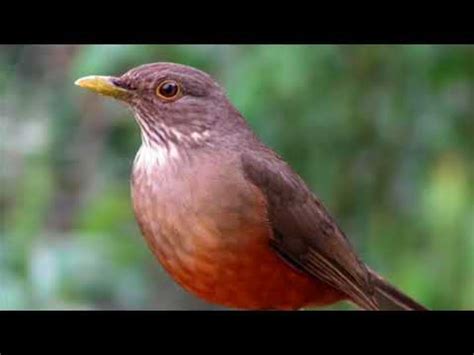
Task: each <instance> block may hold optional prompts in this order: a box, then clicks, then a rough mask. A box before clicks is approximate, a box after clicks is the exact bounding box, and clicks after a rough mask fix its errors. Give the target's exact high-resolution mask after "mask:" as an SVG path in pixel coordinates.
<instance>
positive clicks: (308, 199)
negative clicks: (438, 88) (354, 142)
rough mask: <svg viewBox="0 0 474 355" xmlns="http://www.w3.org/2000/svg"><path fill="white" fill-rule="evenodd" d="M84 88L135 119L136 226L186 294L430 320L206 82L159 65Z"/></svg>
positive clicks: (224, 301)
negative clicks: (411, 313)
mask: <svg viewBox="0 0 474 355" xmlns="http://www.w3.org/2000/svg"><path fill="white" fill-rule="evenodd" d="M76 84H77V85H79V86H81V87H83V88H86V89H90V90H92V91H95V92H98V93H99V94H103V95H106V96H111V97H114V98H116V99H119V100H121V101H123V102H125V103H126V104H128V106H129V107H130V108H131V109H132V111H133V113H134V115H135V119H136V121H137V123H138V125H139V126H140V130H141V137H142V145H141V147H140V149H139V151H138V154H137V155H136V158H135V161H134V164H133V173H132V182H131V188H132V200H133V207H134V211H135V216H136V219H137V221H138V224H139V226H140V230H141V232H142V233H143V235H144V236H145V239H146V241H147V243H148V245H149V247H150V249H151V250H152V252H153V253H154V255H155V256H156V257H157V258H158V260H159V261H160V262H161V264H162V265H163V266H164V268H165V269H166V270H167V271H168V272H169V273H170V274H171V276H172V277H173V278H174V279H175V280H176V281H177V282H178V283H179V284H181V285H182V286H183V287H184V288H185V289H187V290H189V291H191V292H192V293H194V294H196V295H197V296H199V297H201V298H203V299H205V300H207V301H208V302H211V303H216V304H220V305H224V306H227V307H232V308H240V309H299V308H302V307H308V306H324V305H329V304H332V303H335V302H338V301H340V300H350V301H352V302H354V303H355V304H357V305H358V306H360V307H362V308H364V309H371V310H377V309H413V310H422V309H425V308H424V307H423V306H421V305H419V304H418V303H417V302H415V301H414V300H412V299H411V298H410V297H408V296H406V295H404V294H403V293H401V292H400V291H399V290H397V289H396V288H395V287H393V286H391V285H390V284H389V283H388V282H387V281H385V280H384V279H383V278H382V277H380V276H379V275H378V274H377V273H376V272H374V271H373V270H371V269H370V268H368V267H367V266H366V265H365V264H364V263H363V262H361V261H360V260H359V258H358V257H357V255H356V254H355V252H354V250H353V248H352V247H351V245H350V243H349V241H348V239H347V237H346V236H345V235H344V233H343V232H342V231H341V230H340V228H339V227H338V226H337V224H336V223H335V221H334V220H333V219H332V218H331V216H330V215H329V213H328V212H327V211H326V209H325V208H324V206H323V205H322V204H321V202H320V200H319V199H318V198H317V197H316V196H315V195H314V194H313V193H312V192H311V190H310V189H309V188H308V186H307V185H306V184H305V183H304V181H303V180H302V179H301V178H300V177H299V176H298V175H297V174H296V173H295V172H294V171H293V170H292V169H291V167H290V166H289V165H288V164H287V163H285V162H284V161H283V160H282V158H280V157H279V156H278V155H277V154H276V153H275V152H273V151H272V150H271V149H269V148H268V147H267V146H265V145H264V144H263V143H262V142H261V141H260V140H259V139H258V138H257V137H256V136H255V135H254V133H253V132H252V131H251V129H250V128H249V126H248V124H247V123H246V121H245V119H244V118H243V117H242V115H241V114H240V113H239V112H238V111H237V110H236V109H235V108H234V106H233V105H232V104H231V103H230V102H229V100H228V99H227V97H226V95H225V93H224V90H223V89H222V88H221V87H220V86H219V85H218V84H217V83H216V82H215V81H214V80H213V79H212V78H211V77H210V76H209V75H207V74H206V73H204V72H202V71H199V70H197V69H194V68H191V67H188V66H184V65H178V64H173V63H155V64H147V65H143V66H140V67H137V68H135V69H132V70H130V71H128V72H127V73H125V74H124V75H122V76H120V77H109V76H88V77H85V78H82V79H79V80H77V81H76Z"/></svg>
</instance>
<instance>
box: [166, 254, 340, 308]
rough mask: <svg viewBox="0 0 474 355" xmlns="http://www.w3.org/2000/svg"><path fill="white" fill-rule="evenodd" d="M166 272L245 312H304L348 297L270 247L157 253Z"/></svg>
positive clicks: (201, 294)
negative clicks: (297, 268) (309, 274)
mask: <svg viewBox="0 0 474 355" xmlns="http://www.w3.org/2000/svg"><path fill="white" fill-rule="evenodd" d="M157 257H158V258H159V260H160V261H161V263H162V265H163V266H164V267H165V269H166V270H167V271H168V272H169V273H170V274H171V275H172V277H173V278H174V279H175V280H176V281H177V282H178V283H179V284H181V285H182V286H183V287H184V288H186V289H187V290H189V291H190V292H192V293H194V294H195V295H197V296H198V297H200V298H202V299H204V300H206V301H208V302H210V303H215V304H220V305H224V306H227V307H232V308H240V309H299V308H302V307H304V306H308V305H326V304H331V303H334V302H335V301H337V300H340V299H341V298H342V296H341V295H340V294H339V293H337V292H335V291H333V290H332V289H330V288H328V287H327V286H326V285H324V284H322V283H321V282H319V281H318V280H314V279H312V278H310V277H308V276H306V275H304V274H302V273H300V272H299V271H297V270H294V269H293V268H292V267H291V266H289V265H287V264H286V263H285V262H284V261H282V260H281V259H280V258H279V257H278V256H277V255H276V254H274V253H273V252H272V251H271V250H270V249H269V248H268V247H267V246H263V245H262V246H257V245H256V246H253V247H251V248H249V249H248V250H241V251H240V252H236V251H231V250H221V251H219V252H218V255H216V254H215V252H207V253H206V252H205V251H203V252H202V253H201V254H200V255H190V254H187V253H186V252H185V251H183V250H179V249H178V250H175V252H174V255H169V254H166V252H163V250H162V251H157Z"/></svg>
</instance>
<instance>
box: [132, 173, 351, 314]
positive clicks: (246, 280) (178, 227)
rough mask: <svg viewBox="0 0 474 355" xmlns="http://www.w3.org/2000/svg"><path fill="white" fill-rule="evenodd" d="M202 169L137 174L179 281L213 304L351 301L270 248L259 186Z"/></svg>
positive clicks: (152, 236)
mask: <svg viewBox="0 0 474 355" xmlns="http://www.w3.org/2000/svg"><path fill="white" fill-rule="evenodd" d="M201 167H202V169H201V170H200V172H192V171H190V172H187V171H181V174H179V175H176V176H173V177H172V178H170V177H167V176H163V174H162V175H161V176H160V177H157V176H149V175H146V174H141V175H140V174H137V175H136V176H135V179H134V186H133V188H132V191H133V203H134V209H135V214H136V217H137V220H138V223H139V225H140V228H141V231H142V233H143V235H144V236H145V239H146V240H147V242H148V245H149V247H150V248H151V250H152V251H153V253H154V254H155V256H156V257H157V258H158V259H159V261H160V262H161V264H162V265H163V266H164V268H165V269H166V270H167V271H168V272H169V273H170V275H171V276H172V277H173V278H174V279H175V280H176V281H177V282H178V283H179V284H181V285H182V286H183V287H184V288H185V289H187V290H189V291H190V292H192V293H194V294H196V295H197V296H199V297H201V298H203V299H205V300H206V301H208V302H211V303H216V304H220V305H224V306H228V307H233V308H240V309H298V308H301V307H303V306H308V305H326V304H331V303H334V302H336V301H338V300H341V299H342V298H344V296H343V295H342V294H341V293H339V292H337V291H336V290H334V289H332V288H331V287H329V286H326V285H325V284H324V283H322V282H320V281H319V280H316V279H314V278H312V277H310V276H308V275H306V274H303V273H302V272H300V271H298V270H296V269H294V268H293V267H291V266H290V265H288V264H287V263H286V262H285V261H283V260H282V259H281V258H280V257H279V256H278V255H277V254H276V253H275V252H274V251H273V250H272V249H271V248H270V246H269V240H270V238H271V234H272V231H271V228H270V226H269V223H268V218H267V210H266V203H265V199H264V198H263V196H262V194H261V193H260V191H259V190H258V189H256V188H255V187H253V186H252V185H249V184H247V183H246V182H245V181H243V180H242V178H241V177H239V176H238V175H237V176H236V174H230V175H228V176H226V175H225V174H226V172H227V171H229V170H230V169H226V170H223V172H217V173H216V172H215V169H214V170H212V169H211V168H210V167H206V166H205V164H201ZM214 168H215V167H214ZM209 171H211V172H212V171H213V172H214V173H213V174H214V175H213V176H208V175H206V172H209ZM140 179H142V180H140ZM150 181H151V182H150ZM159 181H161V182H162V185H161V186H158V187H157V186H156V184H157V182H159ZM153 184H155V185H153Z"/></svg>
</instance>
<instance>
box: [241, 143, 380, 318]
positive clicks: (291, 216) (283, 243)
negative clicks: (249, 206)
mask: <svg viewBox="0 0 474 355" xmlns="http://www.w3.org/2000/svg"><path fill="white" fill-rule="evenodd" d="M241 161H242V167H243V171H244V174H245V177H246V179H247V180H248V181H250V182H251V183H252V184H254V185H255V186H257V187H258V188H259V189H260V190H261V191H262V193H263V194H264V195H265V197H266V199H267V202H268V205H267V209H268V211H267V212H268V218H269V220H270V224H271V227H272V229H273V237H272V239H271V240H270V244H271V246H272V247H273V248H274V250H275V251H276V252H277V253H278V254H279V255H280V256H281V257H282V258H284V259H285V260H287V261H289V262H290V263H291V264H293V265H294V266H295V267H297V268H298V269H300V270H303V271H304V272H307V273H308V274H310V275H312V276H314V277H317V278H319V279H320V280H323V281H325V282H326V283H328V284H329V285H331V286H332V287H334V288H336V289H338V290H340V291H342V292H343V293H345V294H346V295H347V296H348V297H349V298H350V299H351V300H352V301H354V302H355V303H357V304H358V305H359V306H361V307H363V308H366V309H377V308H378V305H377V302H376V301H375V298H374V296H373V287H372V282H371V279H370V273H369V272H368V270H367V268H366V266H365V265H364V264H363V263H362V262H361V261H360V260H359V259H358V258H357V255H356V254H355V252H354V251H353V249H352V247H351V245H350V243H349V241H348V240H347V238H346V236H345V235H344V234H343V232H342V231H341V230H340V229H339V228H338V226H337V225H336V223H335V222H334V221H333V219H332V218H331V217H330V215H329V213H328V212H327V211H326V210H325V208H324V207H323V206H322V204H321V202H320V201H319V200H318V198H317V197H316V196H315V195H314V194H313V193H312V192H311V190H310V189H309V188H308V187H307V186H306V184H305V183H304V181H303V180H302V179H301V178H300V177H299V176H298V175H297V174H296V173H295V172H294V171H293V170H292V169H291V167H290V166H289V165H288V164H286V163H285V162H284V161H283V160H282V159H281V158H280V157H278V156H277V155H276V154H275V153H274V152H273V151H271V150H269V149H267V148H266V147H265V148H264V149H263V150H259V151H258V155H257V154H254V153H253V152H244V153H242V155H241Z"/></svg>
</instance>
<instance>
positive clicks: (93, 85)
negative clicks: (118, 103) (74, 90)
mask: <svg viewBox="0 0 474 355" xmlns="http://www.w3.org/2000/svg"><path fill="white" fill-rule="evenodd" d="M118 80H119V79H118V78H115V77H113V76H100V75H90V76H85V77H83V78H80V79H78V80H76V81H75V83H74V84H76V85H77V86H80V87H81V88H84V89H88V90H92V91H94V92H96V93H98V94H101V95H105V96H110V97H113V98H115V99H118V100H126V99H127V98H129V97H130V96H131V92H130V91H129V90H127V89H124V88H122V87H120V86H117V85H116V84H115V83H116V82H118Z"/></svg>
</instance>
